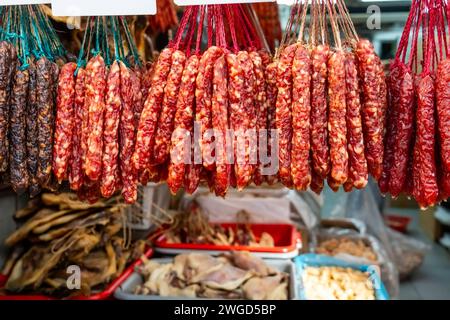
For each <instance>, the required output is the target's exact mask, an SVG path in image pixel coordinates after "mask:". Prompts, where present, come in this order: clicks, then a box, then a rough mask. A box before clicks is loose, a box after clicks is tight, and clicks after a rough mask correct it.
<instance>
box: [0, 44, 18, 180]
mask: <svg viewBox="0 0 450 320" xmlns="http://www.w3.org/2000/svg"><path fill="white" fill-rule="evenodd" d="M13 53H15V50H14V49H13V46H12V45H11V44H10V43H9V42H6V41H1V42H0V172H6V171H7V170H8V162H9V138H8V130H9V106H8V104H9V99H10V98H9V96H10V91H11V87H12V84H11V80H12V77H11V69H13V68H14V69H15V60H16V59H15V58H13V56H12V54H13ZM13 61H14V62H13Z"/></svg>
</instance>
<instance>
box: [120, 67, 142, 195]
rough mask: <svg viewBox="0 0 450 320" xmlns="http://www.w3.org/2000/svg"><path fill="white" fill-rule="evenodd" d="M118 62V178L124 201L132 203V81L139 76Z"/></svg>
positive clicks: (134, 180) (134, 188)
mask: <svg viewBox="0 0 450 320" xmlns="http://www.w3.org/2000/svg"><path fill="white" fill-rule="evenodd" d="M119 64H120V94H121V96H122V113H121V115H120V123H119V136H120V140H119V141H120V144H119V146H120V162H119V163H120V178H121V180H122V183H123V189H122V196H123V198H124V200H125V202H126V203H133V202H135V201H136V200H137V171H136V169H135V168H134V167H133V166H132V163H131V160H132V157H133V151H134V139H135V136H136V130H135V121H134V120H135V119H134V116H135V113H134V109H133V101H134V100H133V99H134V98H133V96H134V95H135V94H136V91H135V89H136V87H137V85H136V84H135V83H134V82H138V81H139V78H138V77H137V76H134V77H133V72H132V71H131V70H130V69H128V68H127V67H126V66H125V64H124V63H123V62H120V63H119Z"/></svg>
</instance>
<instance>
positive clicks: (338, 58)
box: [328, 51, 348, 188]
mask: <svg viewBox="0 0 450 320" xmlns="http://www.w3.org/2000/svg"><path fill="white" fill-rule="evenodd" d="M345 92H346V84H345V54H344V53H343V52H342V51H335V52H334V53H333V54H331V55H330V58H329V59H328V97H329V99H330V100H329V114H328V141H329V144H330V162H331V172H330V177H331V178H332V179H333V181H332V183H331V185H330V183H329V185H330V187H331V186H333V187H334V188H335V187H336V185H341V184H344V182H345V181H347V177H348V152H347V124H346V113H347V109H346V100H345Z"/></svg>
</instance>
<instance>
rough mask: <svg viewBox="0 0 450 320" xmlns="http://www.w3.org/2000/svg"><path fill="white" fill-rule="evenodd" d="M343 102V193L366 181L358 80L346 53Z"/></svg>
mask: <svg viewBox="0 0 450 320" xmlns="http://www.w3.org/2000/svg"><path fill="white" fill-rule="evenodd" d="M345 85H346V92H345V102H346V105H347V114H346V116H347V119H346V122H347V137H348V141H347V142H348V145H347V149H348V158H349V164H348V168H349V169H348V179H349V180H350V181H349V183H348V184H347V183H346V185H347V186H346V185H344V189H346V190H345V191H348V190H351V187H352V186H354V187H355V188H357V189H362V188H364V187H365V186H366V184H367V181H368V178H369V177H368V171H367V162H366V157H365V155H364V137H363V131H362V122H361V102H360V100H359V94H360V92H359V79H358V71H357V67H356V61H355V56H354V54H353V53H347V54H346V57H345Z"/></svg>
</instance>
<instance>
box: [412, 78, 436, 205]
mask: <svg viewBox="0 0 450 320" xmlns="http://www.w3.org/2000/svg"><path fill="white" fill-rule="evenodd" d="M434 92H435V88H434V80H433V78H432V77H431V75H425V76H423V77H421V79H420V80H419V81H418V88H417V110H416V119H417V120H416V123H417V134H416V144H415V146H414V149H415V150H414V152H415V153H416V154H417V156H416V159H415V161H416V163H415V164H414V168H416V167H417V168H418V169H419V181H420V182H418V185H417V188H416V184H414V190H415V192H417V193H416V195H417V197H416V200H417V201H418V203H419V206H420V207H421V208H426V207H428V206H430V205H434V204H435V203H436V201H437V197H438V187H437V180H436V179H437V178H436V163H435V118H434V99H435V96H434ZM419 192H420V193H419Z"/></svg>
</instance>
